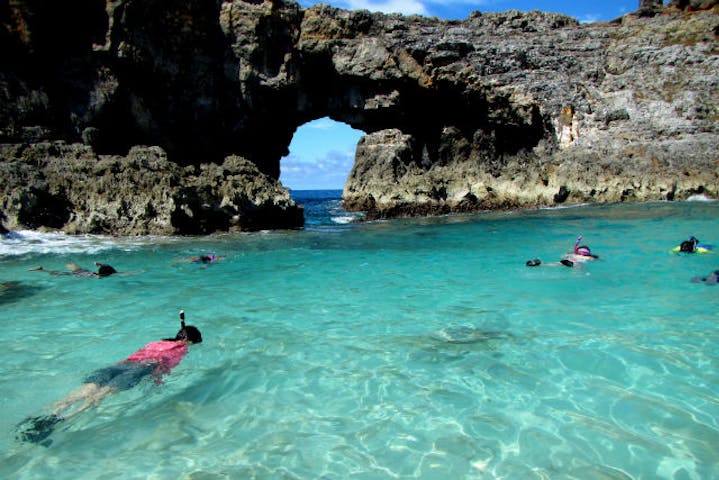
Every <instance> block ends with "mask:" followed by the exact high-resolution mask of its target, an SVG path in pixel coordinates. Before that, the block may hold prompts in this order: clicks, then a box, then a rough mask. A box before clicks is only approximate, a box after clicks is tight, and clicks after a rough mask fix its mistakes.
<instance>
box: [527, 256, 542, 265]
mask: <svg viewBox="0 0 719 480" xmlns="http://www.w3.org/2000/svg"><path fill="white" fill-rule="evenodd" d="M541 264H542V261H541V260H540V259H538V258H535V259H534V260H527V266H528V267H536V266H539V265H541Z"/></svg>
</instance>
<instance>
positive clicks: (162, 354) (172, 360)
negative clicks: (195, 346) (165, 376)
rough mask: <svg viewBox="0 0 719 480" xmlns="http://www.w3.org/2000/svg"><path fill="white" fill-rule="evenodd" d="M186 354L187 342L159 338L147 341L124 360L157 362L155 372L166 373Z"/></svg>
mask: <svg viewBox="0 0 719 480" xmlns="http://www.w3.org/2000/svg"><path fill="white" fill-rule="evenodd" d="M186 354H187V344H185V343H184V342H174V341H168V340H161V341H159V342H152V343H148V344H147V345H145V346H144V347H142V348H141V349H139V350H138V351H136V352H135V353H133V354H132V355H130V356H129V357H127V358H126V359H125V361H126V362H139V363H148V364H157V370H156V373H160V374H162V373H168V372H169V371H170V370H172V369H173V368H175V367H176V366H177V365H178V364H179V363H180V361H182V359H183V358H184V356H185V355H186Z"/></svg>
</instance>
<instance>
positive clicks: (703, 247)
mask: <svg viewBox="0 0 719 480" xmlns="http://www.w3.org/2000/svg"><path fill="white" fill-rule="evenodd" d="M672 251H673V252H675V253H709V252H711V251H712V246H711V245H707V244H704V243H700V242H699V239H698V238H696V237H695V236H693V235H692V236H691V237H689V239H688V240H684V241H683V242H682V243H680V244H679V245H678V246H676V247H674V248H673V249H672Z"/></svg>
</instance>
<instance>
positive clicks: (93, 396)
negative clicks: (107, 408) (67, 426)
mask: <svg viewBox="0 0 719 480" xmlns="http://www.w3.org/2000/svg"><path fill="white" fill-rule="evenodd" d="M112 392H113V388H112V387H108V386H100V385H98V384H96V383H84V384H83V385H82V386H81V387H80V388H78V389H76V390H73V391H72V392H70V393H69V394H68V395H67V396H66V397H65V398H63V399H62V400H60V401H58V402H56V403H54V404H53V408H54V409H55V410H54V412H53V413H54V414H55V415H57V416H63V417H64V418H70V417H74V416H75V415H77V414H78V413H80V412H83V411H85V410H87V409H88V408H90V407H91V406H93V405H95V406H96V405H99V404H100V401H102V399H103V398H105V397H106V396H107V395H109V394H110V393H112ZM80 402H83V403H82V405H81V406H80V407H79V408H77V409H76V410H75V411H73V412H72V413H69V414H67V415H62V414H63V413H64V412H67V411H68V410H70V409H71V408H72V407H73V406H74V405H76V404H78V403H80Z"/></svg>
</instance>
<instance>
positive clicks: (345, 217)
mask: <svg viewBox="0 0 719 480" xmlns="http://www.w3.org/2000/svg"><path fill="white" fill-rule="evenodd" d="M359 218H360V217H359V216H357V217H353V216H350V215H341V216H338V217H332V221H333V222H334V223H339V224H342V225H344V224H347V223H352V222H355V221H357V220H358V219H359Z"/></svg>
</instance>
